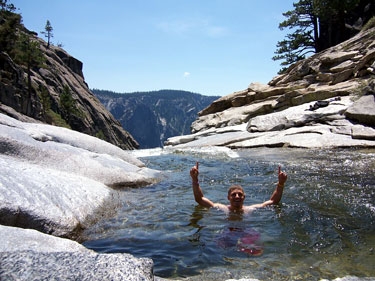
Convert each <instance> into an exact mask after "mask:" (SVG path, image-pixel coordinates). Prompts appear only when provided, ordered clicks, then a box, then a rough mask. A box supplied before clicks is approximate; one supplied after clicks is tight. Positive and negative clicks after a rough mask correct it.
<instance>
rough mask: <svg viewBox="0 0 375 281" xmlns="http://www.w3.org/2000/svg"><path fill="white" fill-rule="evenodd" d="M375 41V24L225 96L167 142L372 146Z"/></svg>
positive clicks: (180, 144) (240, 145)
mask: <svg viewBox="0 0 375 281" xmlns="http://www.w3.org/2000/svg"><path fill="white" fill-rule="evenodd" d="M374 42H375V28H372V29H369V30H367V31H365V32H361V33H359V34H358V35H357V36H355V37H353V38H351V39H350V40H348V41H345V42H343V43H342V44H339V45H337V46H335V47H332V48H330V49H327V50H326V51H324V52H321V53H319V54H316V55H314V56H312V57H310V58H308V59H306V60H303V61H300V62H297V63H296V64H294V65H292V66H291V67H290V68H289V69H288V70H287V72H286V73H285V74H282V75H279V76H277V77H275V78H274V79H273V80H272V81H270V82H269V83H268V84H267V85H263V84H260V83H252V84H250V85H249V87H248V88H247V89H245V90H243V91H239V92H235V93H233V94H231V95H228V96H225V97H222V98H220V99H218V100H216V101H215V102H213V103H212V104H211V105H210V106H208V107H207V108H205V109H204V110H202V111H201V112H200V113H199V117H198V118H197V120H196V121H195V122H194V123H193V124H192V134H191V135H188V136H181V137H173V138H169V139H168V140H167V141H166V142H165V146H173V147H176V148H178V147H185V146H226V147H229V148H253V147H259V146H267V147H282V146H287V147H301V148H316V147H318V148H319V147H329V148H333V147H374V146H375V129H374V128H375V97H374V94H375V43H374Z"/></svg>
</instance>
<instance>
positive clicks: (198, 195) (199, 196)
mask: <svg viewBox="0 0 375 281" xmlns="http://www.w3.org/2000/svg"><path fill="white" fill-rule="evenodd" d="M198 168H199V163H198V162H197V164H196V165H195V166H194V167H193V168H191V170H190V177H191V180H192V186H193V193H194V199H195V201H196V202H197V203H198V204H199V205H201V206H203V207H213V206H214V205H215V204H214V203H213V202H212V201H211V200H209V199H207V198H206V197H204V196H203V191H202V189H201V188H200V186H199V181H198V175H199V171H198Z"/></svg>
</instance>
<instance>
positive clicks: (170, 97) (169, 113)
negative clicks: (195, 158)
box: [91, 89, 220, 148]
mask: <svg viewBox="0 0 375 281" xmlns="http://www.w3.org/2000/svg"><path fill="white" fill-rule="evenodd" d="M91 91H92V93H93V94H94V95H95V96H96V97H97V98H98V99H99V100H100V102H101V103H102V104H103V105H104V106H105V107H106V108H107V110H108V111H110V112H111V113H112V115H113V116H114V117H115V118H116V119H117V120H118V121H120V123H121V125H122V127H123V128H124V129H125V130H126V131H128V132H129V133H130V134H131V135H132V136H133V137H134V138H135V139H136V141H137V142H138V143H139V147H140V148H154V147H162V146H163V144H164V141H165V140H167V139H168V138H169V137H173V136H180V135H185V134H190V132H191V130H190V126H191V124H192V123H193V122H194V121H195V120H196V118H197V116H198V112H199V111H201V110H202V109H204V108H206V107H207V106H209V105H210V104H211V103H212V102H213V101H215V100H217V99H218V98H220V97H219V96H204V95H201V94H196V93H192V92H188V91H181V90H159V91H151V92H135V93H115V92H112V91H108V90H99V89H91Z"/></svg>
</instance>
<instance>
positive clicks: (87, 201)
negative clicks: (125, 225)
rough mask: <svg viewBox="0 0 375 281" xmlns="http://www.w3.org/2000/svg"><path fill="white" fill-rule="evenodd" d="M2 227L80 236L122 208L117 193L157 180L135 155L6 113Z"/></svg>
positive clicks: (0, 131)
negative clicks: (87, 228) (86, 228)
mask: <svg viewBox="0 0 375 281" xmlns="http://www.w3.org/2000/svg"><path fill="white" fill-rule="evenodd" d="M0 163H1V165H0V223H1V224H5V225H10V226H19V227H25V228H34V229H37V230H40V231H42V232H45V233H49V234H53V235H56V236H64V237H74V236H75V235H76V234H77V233H78V232H79V231H80V230H81V229H82V228H85V227H87V226H88V225H90V224H91V223H92V222H94V221H95V220H97V219H98V218H99V217H101V216H105V215H108V214H110V213H111V212H113V211H114V210H115V209H116V206H118V205H119V202H118V199H117V196H116V191H115V190H114V189H120V188H127V187H141V186H145V185H149V184H152V183H155V182H157V181H158V180H159V179H158V178H159V176H160V173H159V172H158V171H154V170H151V169H148V168H146V167H145V165H144V164H143V163H142V162H141V161H140V160H138V159H136V158H135V157H133V156H131V155H130V154H129V152H127V151H124V150H122V149H120V148H118V147H116V146H113V145H111V144H109V143H107V142H105V141H102V140H100V139H97V138H95V137H91V136H88V135H85V134H81V133H78V132H75V131H72V130H68V129H63V128H58V127H54V126H50V125H45V124H35V123H23V122H20V121H17V120H15V119H12V118H10V117H8V116H6V115H3V114H0Z"/></svg>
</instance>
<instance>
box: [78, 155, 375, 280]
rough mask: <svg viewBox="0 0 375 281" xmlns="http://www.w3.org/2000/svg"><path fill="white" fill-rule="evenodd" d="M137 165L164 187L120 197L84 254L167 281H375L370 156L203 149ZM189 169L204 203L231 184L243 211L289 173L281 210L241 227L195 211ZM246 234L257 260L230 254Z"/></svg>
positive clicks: (373, 159) (374, 166) (247, 219)
mask: <svg viewBox="0 0 375 281" xmlns="http://www.w3.org/2000/svg"><path fill="white" fill-rule="evenodd" d="M233 154H234V155H235V156H236V157H233ZM144 155H147V153H144ZM141 159H142V160H143V161H144V162H145V163H146V165H147V166H148V167H150V168H154V169H158V170H162V171H164V174H165V178H164V179H163V181H162V182H160V183H159V184H156V185H153V186H149V187H145V188H140V189H129V190H124V191H122V192H120V193H119V196H121V198H122V202H123V203H124V204H123V206H122V207H121V208H119V210H118V213H117V216H116V217H113V218H112V219H106V220H103V221H100V222H99V223H97V224H96V225H95V226H93V227H92V228H91V229H88V230H87V231H86V232H85V236H86V239H87V240H86V242H84V245H85V246H86V247H88V248H91V249H93V250H95V251H98V252H106V253H118V252H126V253H131V254H133V255H134V256H137V257H150V258H152V259H153V260H154V273H155V275H157V276H160V277H164V278H182V277H186V278H188V279H189V280H200V279H204V280H226V279H230V278H236V279H240V278H257V279H260V280H319V279H322V278H326V279H334V278H337V277H344V276H347V275H354V276H359V277H366V276H372V277H375V253H374V251H375V250H374V248H375V174H374V171H375V151H374V150H299V149H252V150H241V151H236V152H235V153H232V154H231V155H230V156H228V154H227V153H225V151H220V150H215V149H212V150H210V149H208V150H206V151H203V150H202V151H200V150H195V151H193V150H187V151H179V152H173V153H162V154H159V155H154V156H146V157H142V158H141ZM196 161H199V162H200V168H199V169H200V183H201V187H202V189H203V191H204V193H205V196H206V197H208V198H210V199H211V200H212V201H215V202H221V203H226V202H227V199H226V196H227V195H226V194H227V188H228V187H229V186H230V185H232V184H234V183H236V184H241V185H242V186H243V187H244V188H245V191H246V195H247V196H246V203H247V204H253V203H260V202H263V201H264V200H267V199H269V197H270V195H271V193H272V191H273V189H274V187H275V182H276V181H277V167H278V165H279V164H280V165H282V167H283V170H285V171H286V172H287V173H288V181H287V184H286V187H285V189H284V195H283V198H282V202H281V204H280V205H278V206H271V207H267V208H264V209H258V210H256V211H255V212H253V213H251V214H248V215H243V216H242V217H228V216H227V215H225V214H224V213H223V212H221V211H219V210H215V209H205V208H201V207H198V206H197V204H196V203H195V201H194V198H193V194H192V190H191V179H190V176H189V170H190V168H191V167H192V166H193V165H194V164H195V162H196ZM230 230H235V232H233V231H230ZM248 232H250V233H252V234H250V236H253V235H255V236H256V237H257V238H259V239H257V241H256V242H254V244H256V247H262V250H263V253H262V254H261V255H260V256H254V255H250V254H248V253H245V252H242V251H240V248H239V247H238V245H237V244H236V243H237V241H239V240H240V239H241V236H242V235H244V236H246V235H248V234H246V233H248ZM243 233H245V234H243ZM254 233H255V234H254ZM223 241H224V243H223ZM228 241H229V242H228ZM233 241H234V242H233ZM232 242H233V243H232Z"/></svg>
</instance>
